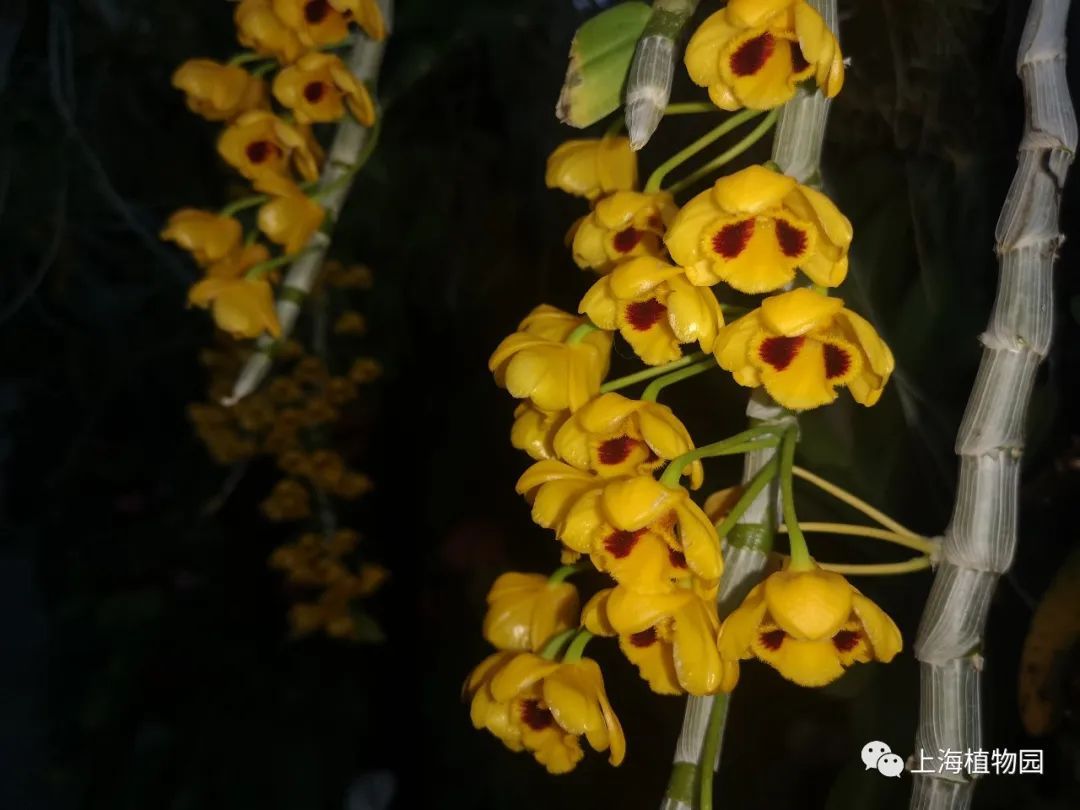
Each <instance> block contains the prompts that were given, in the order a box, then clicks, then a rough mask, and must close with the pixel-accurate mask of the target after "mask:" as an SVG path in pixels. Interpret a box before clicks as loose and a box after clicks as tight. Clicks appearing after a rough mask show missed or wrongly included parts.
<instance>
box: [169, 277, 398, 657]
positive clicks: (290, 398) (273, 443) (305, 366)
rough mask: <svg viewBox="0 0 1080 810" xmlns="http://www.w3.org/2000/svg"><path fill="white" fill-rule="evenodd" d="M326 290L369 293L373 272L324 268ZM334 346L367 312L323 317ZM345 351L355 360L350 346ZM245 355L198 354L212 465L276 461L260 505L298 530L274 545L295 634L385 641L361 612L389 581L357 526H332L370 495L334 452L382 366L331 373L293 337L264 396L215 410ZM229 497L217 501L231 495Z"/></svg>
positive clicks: (360, 330) (230, 350) (201, 413)
mask: <svg viewBox="0 0 1080 810" xmlns="http://www.w3.org/2000/svg"><path fill="white" fill-rule="evenodd" d="M320 279H321V282H322V284H323V285H324V286H325V288H326V289H319V290H317V291H316V292H317V293H318V295H319V297H320V298H321V299H324V300H325V298H326V297H327V296H326V293H327V292H328V291H329V290H333V291H334V292H335V293H337V294H338V295H339V296H340V297H344V296H345V295H347V294H348V293H349V292H352V291H356V290H366V289H368V288H370V286H371V284H372V281H373V278H372V273H371V271H370V270H369V269H368V268H367V267H365V266H363V265H353V266H350V267H346V266H344V265H342V264H341V263H340V262H337V261H331V262H327V264H326V266H325V267H324V268H323V270H322V272H321V273H320ZM328 320H329V321H331V322H332V323H328V326H329V327H330V329H331V330H332V332H333V335H334V336H335V338H337V340H338V341H339V342H342V343H353V342H355V341H356V340H358V339H359V338H361V337H362V336H363V335H364V333H365V323H364V317H363V315H362V314H361V313H360V312H359V311H357V310H355V309H352V308H351V307H347V308H344V309H341V310H340V311H339V312H337V313H335V314H334V315H333V317H332V318H329V319H328ZM347 353H348V354H349V355H350V356H352V354H353V352H352V351H351V348H350V349H349V351H347ZM249 355H250V348H249V347H247V346H244V345H242V344H237V343H236V342H235V341H232V340H231V339H228V338H226V339H224V340H223V341H222V345H221V346H219V347H215V348H212V349H206V350H204V351H203V352H202V357H201V360H202V363H203V365H204V366H205V367H206V369H207V371H208V372H209V374H210V385H209V390H208V392H207V394H208V397H207V401H206V402H196V403H192V404H191V405H189V406H188V417H189V419H190V420H191V422H192V424H193V425H194V428H195V432H196V434H197V435H198V436H199V438H200V439H201V440H202V442H203V444H204V445H205V446H206V449H207V451H208V452H209V453H210V456H211V458H212V459H213V460H214V461H215V462H216V463H218V464H220V465H223V466H229V467H232V468H233V469H234V470H235V471H239V472H240V473H242V472H243V471H244V470H245V469H246V467H245V466H244V465H246V464H247V463H248V462H251V461H253V460H255V459H258V458H269V459H272V460H273V463H274V465H275V467H276V468H277V469H278V470H279V471H280V473H281V477H280V478H279V479H278V481H277V482H276V483H275V484H274V486H273V487H272V489H271V490H270V492H269V493H268V494H267V496H266V497H265V499H264V500H263V501H262V503H261V504H260V511H261V512H262V514H263V516H264V517H265V518H266V519H267V520H269V521H271V522H273V523H287V524H300V525H301V526H303V527H304V530H303V533H302V534H301V535H300V537H299V538H297V539H296V540H295V541H291V542H289V543H286V544H284V545H281V546H279V547H278V548H276V549H275V550H274V551H273V553H271V555H270V559H269V562H270V565H271V567H273V568H275V569H277V570H279V571H281V572H282V575H283V576H284V579H285V584H286V586H287V591H288V594H289V596H290V600H291V601H292V605H291V607H290V610H289V624H290V625H291V627H292V632H293V635H294V636H296V637H299V636H305V635H309V634H311V633H315V632H319V631H321V632H323V633H325V634H326V635H328V636H330V637H332V638H337V639H344V640H355V641H360V640H364V641H368V640H376V639H378V638H381V634H380V633H379V632H378V628H377V626H376V625H375V623H374V620H373V619H372V618H371V617H370V616H369V615H368V614H367V612H366V611H365V610H364V609H363V600H364V599H366V598H367V597H370V596H371V595H373V594H374V593H375V592H376V591H377V590H378V588H379V586H380V585H381V584H382V583H383V581H384V580H385V579H386V577H387V571H386V569H384V568H383V567H382V566H380V565H378V564H376V563H374V562H372V561H371V560H370V556H371V555H370V550H369V549H368V548H367V547H366V544H365V543H363V542H362V541H361V538H360V535H359V534H358V533H357V532H356V531H355V530H353V529H349V528H343V527H339V526H338V520H337V515H338V513H339V512H341V511H344V510H345V509H346V508H347V507H348V505H349V504H352V503H354V502H356V501H357V500H358V499H360V498H361V497H363V496H364V495H366V494H367V493H369V492H371V491H372V489H373V488H374V485H373V483H372V481H371V478H370V477H369V476H368V475H367V474H365V473H363V472H360V471H359V470H356V469H353V468H352V467H351V466H350V465H349V464H348V463H347V461H346V459H345V458H344V457H343V456H342V454H341V453H340V452H339V451H338V450H337V449H336V447H335V445H337V444H338V443H339V442H337V441H336V439H337V437H338V435H339V434H340V432H341V429H342V426H343V425H344V424H345V423H346V421H347V420H348V418H349V414H350V408H351V406H353V405H354V404H355V403H356V401H357V399H358V397H359V394H360V388H361V386H364V385H369V384H371V383H373V382H375V381H376V380H377V379H378V378H379V377H380V375H381V373H382V367H381V366H380V364H379V362H378V361H377V360H376V359H375V358H373V357H365V356H356V357H355V359H353V360H352V361H351V363H350V364H349V367H348V368H347V369H346V370H345V371H344V372H343V373H338V374H335V373H332V372H331V370H330V368H328V366H327V362H326V361H325V360H323V359H322V358H321V357H318V356H316V355H312V354H309V353H308V352H306V351H305V350H304V348H303V346H302V345H301V344H300V343H298V342H297V341H295V340H291V339H290V340H284V341H282V342H281V343H280V344H279V345H278V347H277V349H276V358H277V360H278V369H277V373H276V374H275V376H274V378H273V379H272V380H270V382H269V383H268V384H267V385H266V386H265V388H263V389H262V390H260V391H257V392H256V393H254V394H252V395H251V396H249V397H246V398H245V399H243V400H241V401H240V402H238V403H236V404H235V405H233V406H231V407H226V406H224V405H222V404H221V400H222V398H223V397H224V396H225V395H226V394H227V392H228V391H229V390H230V389H231V386H232V382H233V380H235V379H236V374H237V371H238V370H239V369H240V367H241V366H242V365H243V363H244V362H245V361H246V360H247V358H248V357H249ZM227 494H228V493H227V492H225V493H223V495H222V496H220V497H219V499H218V500H219V501H220V500H221V499H222V498H224V497H227Z"/></svg>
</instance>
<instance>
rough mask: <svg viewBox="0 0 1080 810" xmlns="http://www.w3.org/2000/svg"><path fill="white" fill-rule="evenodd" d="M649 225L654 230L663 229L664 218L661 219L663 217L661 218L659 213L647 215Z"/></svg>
mask: <svg viewBox="0 0 1080 810" xmlns="http://www.w3.org/2000/svg"><path fill="white" fill-rule="evenodd" d="M649 227H650V228H652V229H653V230H654V231H663V230H664V220H663V218H661V216H660V215H659V214H653V215H652V216H651V217H649Z"/></svg>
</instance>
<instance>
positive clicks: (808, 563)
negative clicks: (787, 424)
mask: <svg viewBox="0 0 1080 810" xmlns="http://www.w3.org/2000/svg"><path fill="white" fill-rule="evenodd" d="M798 440H799V432H798V430H796V429H795V428H789V429H788V430H787V431H786V432H785V433H784V438H783V439H782V440H781V443H780V496H781V500H783V507H784V523H785V524H787V531H788V545H789V546H790V547H791V570H792V571H808V570H810V569H811V568H812V567H813V565H814V563H813V560H811V559H810V549H808V548H807V547H806V538H805V537H803V533H802V529H800V528H799V518H798V517H797V516H796V514H795V492H794V486H793V485H792V476H791V468H792V467H793V466H794V465H795V444H796V442H797V441H798Z"/></svg>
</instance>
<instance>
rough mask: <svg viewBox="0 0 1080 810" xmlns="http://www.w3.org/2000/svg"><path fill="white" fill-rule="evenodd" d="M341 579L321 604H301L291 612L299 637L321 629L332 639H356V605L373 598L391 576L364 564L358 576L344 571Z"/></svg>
mask: <svg viewBox="0 0 1080 810" xmlns="http://www.w3.org/2000/svg"><path fill="white" fill-rule="evenodd" d="M341 574H342V575H341V576H340V577H339V578H337V579H335V580H333V581H332V582H330V583H329V584H328V585H327V587H326V589H325V590H324V591H323V592H322V594H321V595H320V596H319V599H318V601H316V602H314V603H311V602H306V603H305V602H301V603H299V604H296V605H293V606H292V608H291V609H290V610H289V624H290V625H291V627H292V630H293V634H294V635H296V636H304V635H308V634H310V633H312V632H314V631H316V630H319V629H322V630H323V631H324V632H325V633H326V634H327V635H328V636H330V637H331V638H340V639H357V625H356V619H355V618H354V616H353V602H355V601H356V600H357V599H362V598H364V597H366V596H371V595H372V594H373V593H375V591H377V590H378V588H379V586H380V585H382V583H383V582H384V581H385V580H386V578H387V577H388V576H389V572H388V571H387V570H386V569H385V568H383V567H382V566H380V565H374V564H372V563H365V564H364V565H362V566H361V567H360V572H359V574H352V573H350V572H349V571H348V570H346V569H345V568H344V567H341Z"/></svg>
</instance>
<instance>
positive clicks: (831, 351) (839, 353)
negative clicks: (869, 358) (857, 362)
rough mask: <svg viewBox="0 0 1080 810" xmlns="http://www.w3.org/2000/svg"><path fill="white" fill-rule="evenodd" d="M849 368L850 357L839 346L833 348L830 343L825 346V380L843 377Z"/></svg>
mask: <svg viewBox="0 0 1080 810" xmlns="http://www.w3.org/2000/svg"><path fill="white" fill-rule="evenodd" d="M849 368H851V355H850V354H848V353H847V352H846V351H844V350H843V349H841V348H840V347H839V346H833V345H832V344H831V343H826V344H825V377H826V379H830V380H835V379H836V378H837V377H843V376H844V375H845V374H847V373H848V369H849Z"/></svg>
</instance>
